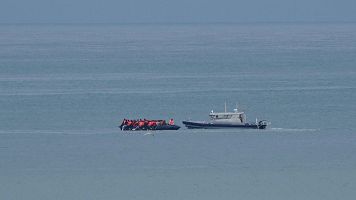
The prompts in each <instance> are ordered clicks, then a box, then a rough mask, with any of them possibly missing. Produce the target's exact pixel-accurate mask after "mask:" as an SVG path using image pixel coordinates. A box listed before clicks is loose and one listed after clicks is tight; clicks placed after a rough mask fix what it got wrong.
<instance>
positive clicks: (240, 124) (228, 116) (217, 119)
mask: <svg viewBox="0 0 356 200" xmlns="http://www.w3.org/2000/svg"><path fill="white" fill-rule="evenodd" d="M209 117H210V121H208V122H206V121H190V120H187V121H183V124H184V125H185V126H186V127H187V128H189V129H193V128H204V129H213V128H248V129H265V128H266V127H267V125H268V124H269V123H268V122H267V121H266V120H261V121H258V120H257V119H256V122H255V123H247V122H246V115H245V113H244V112H239V111H238V109H237V107H236V108H235V109H234V111H233V112H226V103H225V112H214V111H213V110H212V111H211V112H210V114H209Z"/></svg>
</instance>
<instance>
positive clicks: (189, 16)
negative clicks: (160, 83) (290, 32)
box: [0, 0, 356, 23]
mask: <svg viewBox="0 0 356 200" xmlns="http://www.w3.org/2000/svg"><path fill="white" fill-rule="evenodd" d="M325 21H326V22H335V21H342V22H343V21H346V22H349V21H356V0H100V1H99V0H57V1H53V0H2V1H1V4H0V23H196V22H197V23H210V22H228V23H229V22H325Z"/></svg>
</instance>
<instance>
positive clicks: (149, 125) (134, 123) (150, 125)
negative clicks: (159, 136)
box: [120, 119, 174, 130]
mask: <svg viewBox="0 0 356 200" xmlns="http://www.w3.org/2000/svg"><path fill="white" fill-rule="evenodd" d="M166 125H174V120H173V119H170V120H169V122H168V124H167V123H166V120H148V119H137V120H130V119H124V120H123V121H122V123H121V125H120V128H121V130H155V129H156V128H157V127H158V126H166Z"/></svg>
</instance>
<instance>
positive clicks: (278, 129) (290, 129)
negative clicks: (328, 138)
mask: <svg viewBox="0 0 356 200" xmlns="http://www.w3.org/2000/svg"><path fill="white" fill-rule="evenodd" d="M267 130H271V131H281V132H316V131H320V129H312V128H269V129H267Z"/></svg>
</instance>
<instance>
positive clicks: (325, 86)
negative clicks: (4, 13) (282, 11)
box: [0, 23, 356, 199]
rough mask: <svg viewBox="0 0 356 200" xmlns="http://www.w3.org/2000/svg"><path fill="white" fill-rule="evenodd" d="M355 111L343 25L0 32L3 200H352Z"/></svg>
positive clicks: (353, 58)
mask: <svg viewBox="0 0 356 200" xmlns="http://www.w3.org/2000/svg"><path fill="white" fill-rule="evenodd" d="M355 100H356V24H352V23H350V24H205V25H199V24H196V25H0V198H1V199H353V198H354V196H355V195H356V192H355V191H356V167H355V166H356V157H355V155H356V145H355V142H356V135H355V134H356V128H355V126H354V124H355V120H356V112H355V111H356V105H355V103H354V102H355ZM225 101H226V102H227V103H228V108H229V109H232V108H233V107H234V106H235V104H236V103H238V104H239V108H240V109H241V110H244V111H245V112H246V114H247V117H248V120H249V121H252V122H253V121H255V118H256V117H257V118H258V119H267V120H269V121H271V123H272V124H271V126H270V127H269V128H268V129H267V130H238V129H235V130H221V129H220V130H188V129H186V128H184V127H182V128H181V129H180V130H179V131H175V132H172V131H160V132H155V133H154V134H147V132H141V133H133V134H130V133H122V132H120V131H119V130H118V128H117V125H118V123H119V122H121V120H122V119H123V118H156V119H157V118H160V119H161V118H163V119H168V118H171V117H174V119H175V121H176V123H177V124H178V125H182V124H181V121H182V120H185V119H196V120H206V119H207V117H208V113H209V112H210V110H211V109H214V111H222V110H223V108H224V102H225ZM182 126H183V125H182Z"/></svg>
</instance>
